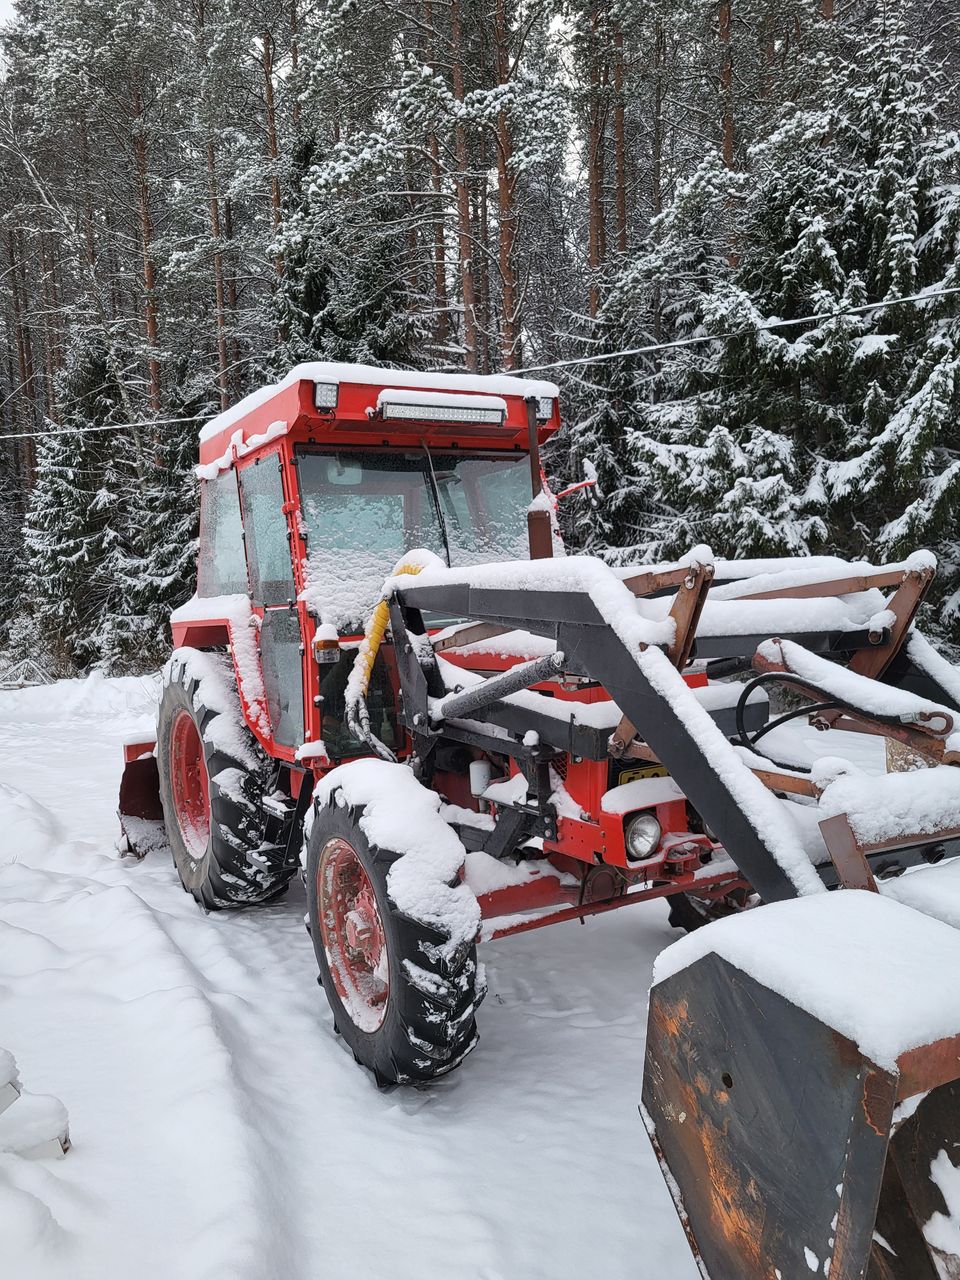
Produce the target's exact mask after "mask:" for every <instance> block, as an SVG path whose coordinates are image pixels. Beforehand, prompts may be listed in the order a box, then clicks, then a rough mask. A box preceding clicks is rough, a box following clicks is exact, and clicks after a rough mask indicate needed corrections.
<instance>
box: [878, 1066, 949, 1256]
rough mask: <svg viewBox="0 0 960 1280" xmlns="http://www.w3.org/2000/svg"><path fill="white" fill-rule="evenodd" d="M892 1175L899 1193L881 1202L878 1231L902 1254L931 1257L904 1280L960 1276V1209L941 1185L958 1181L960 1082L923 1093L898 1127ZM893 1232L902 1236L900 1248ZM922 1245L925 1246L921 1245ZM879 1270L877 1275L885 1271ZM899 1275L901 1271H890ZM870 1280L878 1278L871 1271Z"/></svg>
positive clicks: (892, 1146) (892, 1145)
mask: <svg viewBox="0 0 960 1280" xmlns="http://www.w3.org/2000/svg"><path fill="white" fill-rule="evenodd" d="M888 1163H889V1164H890V1166H891V1170H890V1176H891V1178H893V1177H894V1176H895V1177H896V1178H897V1179H898V1180H899V1183H900V1189H901V1195H900V1196H899V1198H897V1199H895V1200H893V1202H892V1203H887V1204H884V1205H883V1206H882V1209H885V1210H886V1213H883V1212H881V1214H880V1215H879V1216H878V1219H877V1231H878V1233H879V1234H880V1235H882V1236H884V1237H885V1238H887V1239H888V1241H889V1243H890V1244H891V1245H892V1247H893V1248H894V1249H895V1250H896V1251H897V1253H898V1254H901V1255H902V1256H906V1255H907V1242H908V1241H909V1242H910V1256H911V1257H917V1258H921V1259H923V1258H924V1255H925V1257H926V1260H927V1269H926V1270H924V1269H922V1266H921V1264H920V1263H915V1264H914V1266H913V1269H912V1270H910V1271H903V1272H902V1275H903V1280H907V1278H908V1277H909V1280H926V1277H927V1276H930V1277H931V1280H932V1278H933V1277H936V1278H937V1280H960V1256H958V1255H957V1254H956V1253H954V1252H952V1251H950V1249H949V1247H947V1248H945V1247H943V1246H945V1245H948V1242H950V1241H951V1240H953V1241H956V1240H957V1238H958V1230H960V1222H958V1221H957V1218H956V1217H952V1214H955V1213H957V1212H958V1210H960V1206H958V1205H957V1204H956V1202H954V1203H953V1204H950V1203H948V1201H947V1199H946V1198H945V1196H944V1193H943V1188H944V1187H946V1188H947V1189H948V1190H949V1189H950V1186H951V1184H952V1185H953V1187H956V1186H958V1185H960V1173H958V1172H956V1171H957V1170H958V1169H960V1083H958V1082H957V1081H956V1080H954V1081H952V1082H951V1083H949V1084H944V1085H941V1086H940V1088H938V1089H934V1090H933V1091H932V1092H931V1093H928V1094H927V1095H926V1097H924V1098H923V1099H922V1100H921V1102H920V1104H919V1106H918V1107H917V1109H916V1110H915V1111H914V1113H913V1115H911V1116H910V1117H909V1118H908V1119H906V1120H904V1122H903V1123H902V1124H901V1125H900V1127H899V1128H898V1129H897V1131H896V1133H895V1134H894V1136H893V1138H892V1140H891V1143H890V1159H889V1162H888ZM893 1236H899V1238H900V1240H901V1248H900V1249H897V1244H896V1243H895V1241H894V1239H893V1238H891V1237H893ZM921 1246H922V1247H921ZM883 1274H884V1273H883V1272H882V1271H877V1272H876V1275H877V1276H883ZM891 1274H892V1275H894V1276H896V1277H897V1280H900V1275H901V1273H900V1272H896V1271H894V1272H892V1273H891ZM870 1280H875V1277H874V1273H872V1272H871V1274H870Z"/></svg>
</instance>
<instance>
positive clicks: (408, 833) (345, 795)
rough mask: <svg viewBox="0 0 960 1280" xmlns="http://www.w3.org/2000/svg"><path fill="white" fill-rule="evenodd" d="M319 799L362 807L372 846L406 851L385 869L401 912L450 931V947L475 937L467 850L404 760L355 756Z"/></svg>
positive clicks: (326, 781) (329, 778)
mask: <svg viewBox="0 0 960 1280" xmlns="http://www.w3.org/2000/svg"><path fill="white" fill-rule="evenodd" d="M313 797H314V803H315V804H316V805H324V804H329V803H330V802H331V800H332V799H333V798H334V797H336V801H335V802H336V803H337V804H343V805H351V806H352V805H358V806H361V807H362V808H363V810H364V812H363V816H362V817H361V818H360V828H361V830H362V831H363V834H364V835H365V836H366V837H367V839H368V840H369V841H370V843H371V844H374V845H379V846H380V848H382V849H390V850H393V851H394V852H396V853H399V854H401V855H402V857H400V858H398V859H397V861H396V862H394V863H393V865H392V866H391V868H390V870H389V871H388V873H387V891H388V893H389V894H390V897H391V898H392V899H393V901H394V903H395V904H396V906H397V909H398V910H399V911H402V912H403V913H404V914H405V915H408V916H410V917H411V918H412V919H414V920H420V921H422V922H423V923H424V924H432V925H436V926H438V927H439V928H441V929H444V930H446V931H448V932H449V934H450V945H451V946H452V947H458V946H461V945H463V944H464V943H469V942H472V941H473V940H474V939H475V938H476V936H477V932H478V930H479V928H480V908H479V906H478V905H477V899H476V897H475V895H474V894H473V893H472V892H471V890H470V889H469V888H468V887H467V885H466V884H464V883H463V882H462V881H461V880H460V879H459V877H460V874H461V872H462V870H463V865H464V859H465V857H466V850H465V849H464V847H463V845H462V843H461V842H460V840H459V838H458V837H457V835H456V833H455V832H454V830H453V828H452V827H449V826H448V825H447V824H446V823H445V822H444V820H443V818H441V816H440V804H441V801H440V797H439V795H437V793H436V792H435V791H428V790H427V789H426V787H422V786H421V785H420V783H419V782H418V781H417V780H416V778H415V777H414V776H413V773H412V772H411V771H410V769H408V768H407V766H406V765H403V764H391V763H390V762H389V761H386V760H354V761H351V762H350V763H349V764H343V765H339V766H338V767H337V768H336V769H331V771H330V772H329V773H328V774H327V775H326V776H325V777H323V778H321V779H320V781H319V782H318V783H317V786H316V788H315V790H314V793H313Z"/></svg>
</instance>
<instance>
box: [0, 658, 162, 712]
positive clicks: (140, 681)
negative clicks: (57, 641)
mask: <svg viewBox="0 0 960 1280" xmlns="http://www.w3.org/2000/svg"><path fill="white" fill-rule="evenodd" d="M159 694H160V678H159V674H158V675H152V676H117V677H112V678H109V679H108V678H107V677H106V676H105V675H104V674H103V673H102V672H101V671H91V673H90V674H89V675H88V676H81V677H78V678H77V679H74V680H57V681H56V683H54V684H46V685H35V686H32V687H30V688H25V689H11V690H4V691H3V697H2V699H0V724H10V725H20V724H24V723H29V724H46V723H54V724H58V723H59V724H62V723H63V722H64V721H67V720H69V721H73V720H89V719H98V720H120V719H122V720H129V719H132V718H135V717H136V718H142V717H144V716H149V717H150V718H151V720H153V721H155V720H156V708H157V699H158V697H159Z"/></svg>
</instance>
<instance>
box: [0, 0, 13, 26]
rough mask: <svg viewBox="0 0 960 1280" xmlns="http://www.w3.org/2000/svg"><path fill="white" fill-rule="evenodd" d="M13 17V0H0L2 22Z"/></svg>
mask: <svg viewBox="0 0 960 1280" xmlns="http://www.w3.org/2000/svg"><path fill="white" fill-rule="evenodd" d="M12 17H13V0H0V22H6V21H7V19H8V18H12Z"/></svg>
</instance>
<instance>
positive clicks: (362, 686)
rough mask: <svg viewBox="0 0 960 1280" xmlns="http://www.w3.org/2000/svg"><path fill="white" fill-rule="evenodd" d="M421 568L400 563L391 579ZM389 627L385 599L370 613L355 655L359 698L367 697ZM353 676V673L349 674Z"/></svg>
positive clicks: (411, 573) (388, 610) (355, 683)
mask: <svg viewBox="0 0 960 1280" xmlns="http://www.w3.org/2000/svg"><path fill="white" fill-rule="evenodd" d="M422 568H423V565H422V564H412V563H406V562H403V561H401V563H400V564H398V565H397V567H396V568H395V569H394V571H393V573H392V575H391V577H394V578H399V577H400V576H401V575H402V574H409V575H410V576H411V577H412V576H415V575H416V574H418V573H419V572H420V570H421V569H422ZM389 625H390V605H389V604H388V603H387V600H386V597H384V599H383V600H381V601H380V603H379V604H378V605H377V607H376V608H375V609H374V611H373V613H371V615H370V618H369V620H368V622H367V625H366V627H365V628H364V631H363V644H362V645H361V646H360V649H359V651H358V653H357V656H356V660H355V666H354V670H355V671H356V675H357V679H356V681H355V682H354V684H353V687H354V690H355V692H356V693H357V694H358V695H359V696H360V697H361V698H365V697H366V696H367V690H368V689H369V687H370V675H371V673H372V671H373V664H374V663H375V662H376V660H377V654H378V653H379V652H380V646H381V644H382V643H383V637H384V636H385V635H386V631H387V627H388V626H389ZM351 674H353V673H351Z"/></svg>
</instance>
